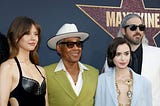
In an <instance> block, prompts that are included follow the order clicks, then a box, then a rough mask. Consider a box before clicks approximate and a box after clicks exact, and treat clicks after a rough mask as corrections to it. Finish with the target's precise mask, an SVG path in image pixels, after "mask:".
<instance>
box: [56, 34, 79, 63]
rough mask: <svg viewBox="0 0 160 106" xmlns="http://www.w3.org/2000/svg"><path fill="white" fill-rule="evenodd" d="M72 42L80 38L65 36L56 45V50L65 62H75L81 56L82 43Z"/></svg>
mask: <svg viewBox="0 0 160 106" xmlns="http://www.w3.org/2000/svg"><path fill="white" fill-rule="evenodd" d="M64 42H65V43H64ZM66 42H70V43H68V45H67V43H66ZM73 42H80V38H78V37H71V38H65V39H63V40H62V43H60V44H58V45H57V52H58V53H59V54H60V55H61V58H62V60H63V62H65V63H77V62H78V61H79V60H80V58H81V54H82V45H81V46H79V43H73ZM71 44H72V46H71Z"/></svg>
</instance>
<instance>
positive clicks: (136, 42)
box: [124, 33, 143, 45]
mask: <svg viewBox="0 0 160 106" xmlns="http://www.w3.org/2000/svg"><path fill="white" fill-rule="evenodd" d="M137 35H141V34H139V33H136V34H134V35H133V37H130V36H128V35H125V36H124V38H125V39H126V40H127V41H128V42H129V43H130V44H132V45H139V44H140V43H142V38H143V36H142V35H141V36H140V37H139V38H136V37H134V36H137Z"/></svg>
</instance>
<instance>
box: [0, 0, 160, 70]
mask: <svg viewBox="0 0 160 106" xmlns="http://www.w3.org/2000/svg"><path fill="white" fill-rule="evenodd" d="M143 1H144V4H145V7H146V8H159V9H160V0H143ZM120 3H121V1H120V0H0V14H1V15H0V32H2V33H3V34H7V30H8V27H9V25H10V23H11V21H12V20H13V19H14V18H15V17H16V16H29V17H31V18H33V19H34V20H36V21H37V22H38V23H39V24H40V25H41V28H42V39H41V45H40V48H39V51H38V53H39V57H40V65H42V66H45V65H48V64H51V63H54V62H58V61H59V56H58V55H57V53H56V51H54V50H51V49H49V48H48V47H47V40H48V39H49V38H50V37H52V36H54V35H55V34H56V33H57V31H58V29H59V28H60V27H61V26H62V25H63V24H64V23H75V24H76V25H77V27H78V29H79V31H84V32H88V33H89V34H90V36H89V39H88V40H87V41H86V42H85V43H84V48H83V55H82V58H81V62H83V63H87V64H90V65H92V66H94V67H96V68H98V69H99V70H101V69H102V67H103V64H104V61H105V55H106V50H107V46H108V42H110V40H111V39H112V38H111V37H110V36H109V35H108V34H107V33H106V32H105V31H103V30H102V29H101V28H100V27H99V26H98V25H97V24H96V23H94V22H93V21H92V20H91V19H90V18H89V17H88V16H86V15H85V14H84V13H83V12H82V11H81V10H80V9H79V8H78V7H76V4H85V5H86V4H87V5H98V6H114V7H119V6H120ZM155 41H156V43H157V45H158V47H160V37H159V35H158V36H157V37H156V38H155Z"/></svg>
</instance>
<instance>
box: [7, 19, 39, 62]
mask: <svg viewBox="0 0 160 106" xmlns="http://www.w3.org/2000/svg"><path fill="white" fill-rule="evenodd" d="M32 25H34V26H35V27H36V29H37V31H38V35H39V36H38V44H37V46H36V47H35V49H34V50H33V51H30V54H29V57H30V60H31V62H32V63H34V64H38V63H39V58H38V53H37V50H38V46H39V44H40V35H41V28H40V25H39V24H38V23H36V22H35V21H34V20H33V19H31V18H29V17H26V16H19V17H16V18H15V19H14V20H13V21H12V23H11V25H10V27H9V30H8V33H7V38H8V43H9V48H10V56H9V58H13V57H15V56H17V54H18V52H19V46H18V41H19V40H20V39H21V38H22V37H23V36H24V35H25V34H29V32H30V29H31V27H32Z"/></svg>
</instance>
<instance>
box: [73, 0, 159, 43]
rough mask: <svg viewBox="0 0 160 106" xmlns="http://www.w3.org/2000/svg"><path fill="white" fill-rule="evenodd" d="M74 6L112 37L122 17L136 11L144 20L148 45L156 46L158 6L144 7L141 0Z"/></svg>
mask: <svg viewBox="0 0 160 106" xmlns="http://www.w3.org/2000/svg"><path fill="white" fill-rule="evenodd" d="M76 6H77V7H78V8H79V9H80V10H81V11H83V12H84V13H85V14H86V15H87V16H88V17H89V18H91V19H92V20H93V21H94V22H95V23H96V24H97V25H98V26H99V27H101V28H102V29H103V30H104V31H105V32H107V33H108V34H109V35H110V36H111V37H112V38H114V37H116V36H117V32H118V30H119V25H120V23H121V20H122V19H123V17H124V16H125V15H126V14H129V13H136V14H138V15H140V16H141V17H142V19H143V20H144V22H145V25H146V31H145V34H146V37H147V39H148V40H149V45H153V46H157V45H156V42H155V40H154V38H155V37H156V36H157V35H158V34H159V32H160V8H145V5H144V2H143V0H122V1H121V4H120V7H113V6H95V5H81V4H76Z"/></svg>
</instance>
